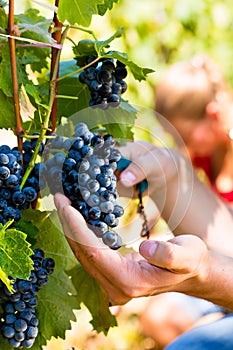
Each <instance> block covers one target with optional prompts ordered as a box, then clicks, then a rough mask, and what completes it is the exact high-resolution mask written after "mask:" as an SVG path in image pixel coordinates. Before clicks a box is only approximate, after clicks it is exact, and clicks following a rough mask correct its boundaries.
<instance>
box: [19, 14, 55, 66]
mask: <svg viewBox="0 0 233 350" xmlns="http://www.w3.org/2000/svg"><path fill="white" fill-rule="evenodd" d="M15 19H16V23H17V24H18V26H19V29H20V32H21V37H23V38H28V39H32V40H35V41H39V42H45V43H52V39H51V35H50V34H49V32H48V28H49V26H50V21H49V20H47V19H46V18H45V17H43V16H41V15H39V11H38V10H36V9H32V8H31V9H28V10H27V11H25V12H24V13H23V14H19V15H16V16H15ZM50 52H51V50H50V49H49V48H44V47H40V46H39V45H37V46H35V47H33V46H32V47H18V48H17V53H18V58H19V62H20V63H21V64H23V65H26V64H30V66H31V69H32V71H38V72H41V70H42V69H43V68H46V67H48V61H47V58H48V57H49V56H50Z"/></svg>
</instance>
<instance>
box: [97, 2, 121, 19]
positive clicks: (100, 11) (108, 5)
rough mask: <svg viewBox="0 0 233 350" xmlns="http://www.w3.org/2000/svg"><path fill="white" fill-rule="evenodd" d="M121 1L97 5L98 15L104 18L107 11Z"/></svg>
mask: <svg viewBox="0 0 233 350" xmlns="http://www.w3.org/2000/svg"><path fill="white" fill-rule="evenodd" d="M118 1H119V0H105V2H104V4H101V5H97V8H98V14H99V15H100V16H103V15H104V14H105V12H106V11H107V10H111V9H112V8H113V5H114V3H117V2H118Z"/></svg>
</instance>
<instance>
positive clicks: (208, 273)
mask: <svg viewBox="0 0 233 350" xmlns="http://www.w3.org/2000/svg"><path fill="white" fill-rule="evenodd" d="M55 204H56V207H57V209H58V214H59V218H60V221H61V223H62V226H63V230H64V233H65V235H66V237H67V239H68V242H69V244H70V246H71V248H72V250H73V252H74V254H75V256H76V257H77V259H78V260H79V261H80V263H81V264H82V265H83V267H84V269H85V270H86V271H87V272H88V273H89V274H90V275H92V276H93V277H94V278H95V279H96V280H97V281H98V282H99V283H100V284H101V285H102V287H103V288H104V290H105V291H106V293H107V294H108V296H109V299H110V301H111V303H112V304H124V303H126V302H128V301H129V300H130V299H131V298H135V297H141V296H150V295H156V294H160V293H163V292H169V291H177V292H182V293H185V294H188V295H193V296H196V297H200V298H204V299H208V300H210V301H212V302H214V303H218V304H219V305H222V306H224V307H227V308H231V309H233V300H232V293H233V277H232V276H233V259H232V258H229V257H225V256H222V255H220V254H216V253H213V252H210V251H208V249H207V247H206V245H205V243H204V242H203V241H202V240H200V239H199V238H198V237H196V236H193V235H180V236H178V237H175V238H173V239H171V240H169V241H168V242H164V241H153V240H145V241H143V242H142V243H141V245H140V250H139V252H140V254H138V253H135V254H128V255H121V254H120V253H119V252H118V251H114V250H111V249H109V248H108V247H106V246H103V244H102V243H101V242H100V241H99V240H98V238H97V237H96V236H95V235H94V233H93V232H92V231H91V230H90V229H89V228H88V227H87V225H86V223H85V221H84V219H83V218H82V216H81V214H80V213H78V212H77V211H76V210H75V209H74V208H73V207H71V206H70V203H69V200H68V199H67V198H66V197H65V196H63V195H61V194H56V195H55ZM155 248H156V249H155Z"/></svg>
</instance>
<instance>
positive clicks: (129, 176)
mask: <svg viewBox="0 0 233 350" xmlns="http://www.w3.org/2000/svg"><path fill="white" fill-rule="evenodd" d="M120 179H121V183H122V184H123V185H124V186H132V185H134V184H135V180H136V176H135V175H134V174H133V173H131V171H124V172H123V173H121V175H120Z"/></svg>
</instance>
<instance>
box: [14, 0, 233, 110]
mask: <svg viewBox="0 0 233 350" xmlns="http://www.w3.org/2000/svg"><path fill="white" fill-rule="evenodd" d="M43 2H44V3H46V4H51V5H54V2H55V1H54V0H52V1H49V0H47V1H30V0H24V1H20V3H19V2H18V3H16V5H15V7H16V11H17V12H21V11H22V10H23V9H24V8H28V7H34V8H38V9H39V10H40V11H41V12H42V14H43V15H45V16H46V17H49V18H51V17H52V14H53V13H52V9H51V10H50V9H49V8H46V7H43V6H42V5H41V3H43ZM119 26H123V27H124V28H125V34H124V35H123V37H121V38H120V39H117V40H116V41H114V43H113V48H114V49H116V50H117V49H118V50H121V51H123V52H126V53H127V54H128V56H129V58H130V59H131V60H132V61H134V62H135V63H137V64H138V65H140V66H143V67H148V68H152V69H154V70H155V73H153V74H150V75H149V78H148V80H147V81H146V82H144V81H143V82H140V83H139V82H135V81H134V79H133V77H132V76H130V75H129V76H128V77H127V82H128V85H129V89H128V91H127V96H125V97H126V98H127V99H128V100H129V102H131V103H133V104H139V105H141V104H142V105H143V106H148V107H153V104H154V103H153V100H154V95H153V86H154V84H156V82H157V81H158V80H159V78H160V75H161V73H162V72H163V70H164V69H166V67H167V66H168V65H170V64H172V63H174V62H176V61H179V60H182V59H185V58H188V57H191V56H193V55H194V54H197V53H203V52H206V53H208V54H209V55H210V56H211V57H212V58H213V59H214V60H215V61H216V62H217V63H218V64H219V65H220V67H221V68H222V71H223V73H224V74H225V76H226V78H227V79H228V81H229V82H230V84H231V86H233V59H232V57H233V40H232V39H233V2H232V0H224V1H219V0H195V1H193V0H160V1H158V0H143V1H141V0H134V1H130V0H120V1H119V2H118V3H117V4H114V6H113V9H112V10H111V11H108V12H107V14H106V15H105V16H103V17H101V16H93V20H92V24H91V26H90V29H92V30H93V31H94V32H95V34H96V36H97V38H98V39H105V38H108V37H109V36H110V35H111V34H112V33H113V32H114V31H115V30H116V29H117V28H118V27H119ZM71 35H73V36H74V37H75V40H76V41H78V40H79V39H80V38H83V33H82V32H78V33H77V31H75V32H72V34H71ZM87 37H88V36H87ZM63 58H64V59H71V58H72V50H69V48H67V50H66V51H65V53H64V52H63Z"/></svg>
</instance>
